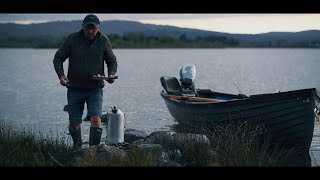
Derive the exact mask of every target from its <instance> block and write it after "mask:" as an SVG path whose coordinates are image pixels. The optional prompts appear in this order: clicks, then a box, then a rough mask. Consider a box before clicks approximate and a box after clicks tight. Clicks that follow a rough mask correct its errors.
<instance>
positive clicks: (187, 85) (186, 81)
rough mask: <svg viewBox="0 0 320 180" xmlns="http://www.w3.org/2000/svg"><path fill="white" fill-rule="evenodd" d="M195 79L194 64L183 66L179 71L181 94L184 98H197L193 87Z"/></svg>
mask: <svg viewBox="0 0 320 180" xmlns="http://www.w3.org/2000/svg"><path fill="white" fill-rule="evenodd" d="M195 78H196V66H195V65H194V64H187V65H183V66H182V68H181V69H180V85H181V94H182V95H186V96H197V92H196V89H195V86H194V80H195Z"/></svg>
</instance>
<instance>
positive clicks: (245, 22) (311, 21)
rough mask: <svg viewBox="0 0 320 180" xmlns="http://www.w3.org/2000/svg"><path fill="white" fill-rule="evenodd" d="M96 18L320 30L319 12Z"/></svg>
mask: <svg viewBox="0 0 320 180" xmlns="http://www.w3.org/2000/svg"><path fill="white" fill-rule="evenodd" d="M86 15H87V14H0V23H8V22H12V23H19V24H30V23H42V22H48V21H70V20H83V18H84V17H85V16H86ZM96 15H97V16H98V17H99V19H100V21H105V20H132V21H139V22H142V23H149V24H160V25H172V26H178V27H185V28H194V29H203V30H209V31H218V32H227V33H241V34H257V33H266V32H298V31H304V30H320V14H310V13H308V14H301V13H299V14H270V13H268V14H200V13H199V14H146V13H141V14H96Z"/></svg>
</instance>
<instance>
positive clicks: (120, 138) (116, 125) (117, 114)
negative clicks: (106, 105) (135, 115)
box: [106, 106, 125, 144]
mask: <svg viewBox="0 0 320 180" xmlns="http://www.w3.org/2000/svg"><path fill="white" fill-rule="evenodd" d="M107 117H108V127H107V137H106V143H107V144H119V143H123V142H124V127H125V119H124V118H125V116H124V113H123V112H122V111H121V110H120V109H119V108H117V107H116V106H114V107H113V108H112V109H111V112H110V113H108V114H107Z"/></svg>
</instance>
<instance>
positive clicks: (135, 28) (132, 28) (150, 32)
mask: <svg viewBox="0 0 320 180" xmlns="http://www.w3.org/2000/svg"><path fill="white" fill-rule="evenodd" d="M81 24H82V21H81V20H79V21H55V22H48V23H39V24H29V25H21V24H13V23H5V24H0V39H4V38H8V37H10V38H41V39H45V40H57V39H61V38H62V37H65V36H66V35H67V34H69V33H71V32H75V31H78V30H79V29H80V28H81ZM100 29H101V32H103V33H105V34H119V35H121V36H123V35H126V34H128V33H131V32H142V33H144V34H145V35H147V36H161V35H166V34H170V35H172V36H176V37H179V36H181V35H185V36H186V37H188V38H195V37H206V36H222V37H227V38H234V39H236V40H239V41H240V42H241V43H243V44H250V43H253V44H255V43H263V42H266V43H267V42H269V43H281V42H286V43H298V42H304V41H320V31H319V30H309V31H302V32H295V33H292V32H269V33H262V34H230V33H223V32H215V31H205V30H198V29H190V28H180V27H175V26H163V25H154V24H144V23H140V22H135V21H121V20H115V21H102V22H101V28H100Z"/></svg>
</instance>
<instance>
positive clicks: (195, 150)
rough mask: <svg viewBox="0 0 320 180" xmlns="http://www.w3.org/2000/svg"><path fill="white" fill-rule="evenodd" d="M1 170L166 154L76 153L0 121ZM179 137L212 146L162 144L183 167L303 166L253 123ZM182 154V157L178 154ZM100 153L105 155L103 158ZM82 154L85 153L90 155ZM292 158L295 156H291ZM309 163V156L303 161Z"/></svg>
mask: <svg viewBox="0 0 320 180" xmlns="http://www.w3.org/2000/svg"><path fill="white" fill-rule="evenodd" d="M0 125H1V129H0V154H1V155H0V166H156V165H157V161H158V159H159V157H160V155H161V151H159V150H157V149H155V150H151V151H145V150H142V149H140V148H137V147H135V146H132V148H131V149H129V150H127V151H126V152H125V153H124V151H121V150H120V151H119V149H117V148H115V147H114V148H113V149H112V148H111V149H109V150H110V151H113V152H116V153H114V154H113V155H112V156H110V155H108V153H107V152H104V153H101V152H102V151H101V150H97V148H96V149H95V150H94V149H90V148H88V149H86V150H85V151H78V150H76V151H74V150H72V149H71V147H72V146H71V144H66V143H65V142H64V140H62V139H60V140H55V139H53V138H47V137H40V138H36V136H35V135H34V134H32V133H27V132H26V131H21V130H16V129H14V128H13V127H12V126H10V125H9V124H6V123H4V122H3V120H0ZM176 130H177V131H178V132H195V131H199V130H200V131H201V132H202V133H205V134H206V135H207V137H208V138H209V140H210V144H209V145H207V144H204V143H201V142H194V141H193V142H190V141H181V142H180V143H173V142H172V141H170V140H167V141H166V142H165V141H163V142H161V143H160V144H162V147H163V150H164V152H166V153H167V154H168V157H169V158H170V159H171V160H173V161H175V162H177V163H179V164H180V165H183V166H301V162H299V163H300V164H294V163H293V164H292V161H288V160H289V159H290V158H291V157H301V156H296V154H295V149H290V150H287V149H284V148H283V147H282V146H281V145H282V144H276V145H272V144H271V143H270V141H269V140H268V138H264V139H262V141H261V135H262V134H263V131H264V130H263V128H262V127H260V126H256V125H252V124H251V125H250V124H249V123H242V124H233V123H231V124H228V125H223V126H215V127H214V128H213V129H199V128H190V127H188V128H187V127H180V129H176ZM177 149H179V151H180V152H179V153H176V150H177ZM98 152H100V154H98ZM83 154H86V155H85V156H84V155H83ZM290 156H291V157H290ZM301 158H306V157H301Z"/></svg>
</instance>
